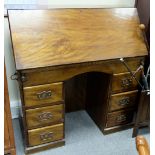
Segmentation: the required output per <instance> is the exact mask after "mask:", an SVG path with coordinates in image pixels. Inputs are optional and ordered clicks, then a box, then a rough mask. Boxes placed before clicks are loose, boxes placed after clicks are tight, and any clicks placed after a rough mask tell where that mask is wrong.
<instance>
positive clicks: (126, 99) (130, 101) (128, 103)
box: [109, 90, 138, 112]
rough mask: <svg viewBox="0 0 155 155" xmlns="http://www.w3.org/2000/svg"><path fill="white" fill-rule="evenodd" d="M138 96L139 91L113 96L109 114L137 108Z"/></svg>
mask: <svg viewBox="0 0 155 155" xmlns="http://www.w3.org/2000/svg"><path fill="white" fill-rule="evenodd" d="M137 94H138V90H134V91H129V92H124V93H119V94H113V95H111V98H110V104H109V112H112V111H116V110H121V109H124V108H128V107H133V106H135V105H136V102H137Z"/></svg>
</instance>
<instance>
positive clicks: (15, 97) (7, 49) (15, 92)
mask: <svg viewBox="0 0 155 155" xmlns="http://www.w3.org/2000/svg"><path fill="white" fill-rule="evenodd" d="M4 55H5V65H6V74H7V81H8V91H9V97H10V105H11V112H12V117H13V118H15V117H18V111H19V110H18V105H19V102H20V98H19V96H20V95H19V89H18V83H17V81H13V80H11V78H10V77H11V75H13V74H14V73H15V72H16V69H15V64H14V59H13V52H12V46H11V39H10V31H9V25H8V19H7V18H5V19H4Z"/></svg>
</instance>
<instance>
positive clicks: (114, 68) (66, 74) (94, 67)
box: [22, 57, 144, 87]
mask: <svg viewBox="0 0 155 155" xmlns="http://www.w3.org/2000/svg"><path fill="white" fill-rule="evenodd" d="M141 60H144V57H135V58H126V59H125V61H126V63H127V64H128V66H129V67H130V69H131V70H133V71H134V70H136V69H137V68H138V67H139V65H140V64H141V63H140V62H141ZM127 71H128V70H127V69H126V67H125V66H124V65H123V64H122V63H121V62H120V60H118V59H115V60H106V61H101V62H93V63H92V62H91V63H86V64H85V63H83V64H74V65H73V64H72V65H65V66H59V67H48V68H40V69H32V70H23V71H22V75H23V76H24V77H25V80H24V81H23V85H24V87H25V86H26V87H27V86H35V85H40V84H47V83H53V82H59V81H65V80H68V79H70V78H72V77H74V76H76V75H80V74H82V73H87V72H103V73H108V74H114V73H115V74H118V73H123V72H127ZM45 75H48V76H45Z"/></svg>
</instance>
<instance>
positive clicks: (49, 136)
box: [40, 132, 53, 141]
mask: <svg viewBox="0 0 155 155" xmlns="http://www.w3.org/2000/svg"><path fill="white" fill-rule="evenodd" d="M52 138H53V132H45V133H42V134H40V140H41V141H46V140H50V139H52Z"/></svg>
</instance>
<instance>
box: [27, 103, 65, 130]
mask: <svg viewBox="0 0 155 155" xmlns="http://www.w3.org/2000/svg"><path fill="white" fill-rule="evenodd" d="M63 111H64V105H63V104H60V105H54V106H47V107H42V108H35V109H28V110H26V122H27V128H28V129H31V128H37V127H41V126H45V125H49V124H50V125H51V124H53V123H56V122H62V121H63Z"/></svg>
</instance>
